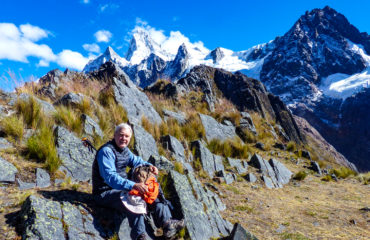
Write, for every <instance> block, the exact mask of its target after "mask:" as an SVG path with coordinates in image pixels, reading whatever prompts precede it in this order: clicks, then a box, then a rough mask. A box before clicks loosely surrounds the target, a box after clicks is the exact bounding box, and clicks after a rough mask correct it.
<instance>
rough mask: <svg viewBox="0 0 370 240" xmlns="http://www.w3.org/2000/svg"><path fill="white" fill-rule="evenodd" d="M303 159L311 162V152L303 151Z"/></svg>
mask: <svg viewBox="0 0 370 240" xmlns="http://www.w3.org/2000/svg"><path fill="white" fill-rule="evenodd" d="M301 152H302V157H304V158H307V159H308V160H311V155H310V152H309V151H306V150H302V151H301Z"/></svg>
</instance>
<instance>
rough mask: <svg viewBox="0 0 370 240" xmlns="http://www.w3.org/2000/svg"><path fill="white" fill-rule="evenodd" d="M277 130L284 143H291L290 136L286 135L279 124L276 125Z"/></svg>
mask: <svg viewBox="0 0 370 240" xmlns="http://www.w3.org/2000/svg"><path fill="white" fill-rule="evenodd" d="M276 128H277V131H278V134H279V135H280V136H281V137H282V138H283V139H284V141H289V136H288V135H287V134H286V133H285V131H284V129H283V128H282V127H281V126H280V125H279V124H276Z"/></svg>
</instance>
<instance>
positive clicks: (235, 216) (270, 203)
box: [216, 163, 370, 239]
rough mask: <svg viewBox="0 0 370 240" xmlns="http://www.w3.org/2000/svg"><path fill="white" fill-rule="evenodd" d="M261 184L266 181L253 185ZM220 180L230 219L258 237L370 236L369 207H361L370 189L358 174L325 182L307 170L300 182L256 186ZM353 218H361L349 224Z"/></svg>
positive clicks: (369, 202)
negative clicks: (279, 230)
mask: <svg viewBox="0 0 370 240" xmlns="http://www.w3.org/2000/svg"><path fill="white" fill-rule="evenodd" d="M284 164H286V165H288V166H289V167H290V166H291V167H293V168H296V166H293V165H290V164H287V163H284ZM259 184H262V183H257V184H253V185H259ZM216 185H217V187H219V188H220V189H221V190H222V192H223V193H224V199H223V202H224V203H226V205H227V210H226V211H224V212H223V213H222V215H223V216H224V217H226V219H228V220H229V221H230V222H232V223H233V222H239V223H242V225H243V226H244V227H245V228H246V229H248V230H249V231H250V232H252V233H253V234H255V235H256V236H257V237H258V238H259V239H288V238H289V237H290V239H368V238H367V237H368V236H370V230H369V228H368V223H367V221H368V219H369V213H361V212H360V211H359V209H361V208H363V207H364V206H369V205H370V198H368V197H367V196H369V190H368V187H367V186H366V185H361V184H360V183H359V182H357V181H356V180H355V179H347V180H340V181H339V182H322V181H321V180H320V178H318V177H314V176H312V175H309V176H308V177H307V178H306V179H305V180H304V181H301V182H300V186H299V187H297V186H294V185H293V184H292V183H290V184H288V185H285V186H284V188H282V189H274V190H269V189H267V188H265V187H260V188H258V189H252V188H251V184H250V183H247V182H245V181H243V182H236V183H233V184H232V187H230V186H228V185H226V186H225V185H223V184H216ZM236 190H237V191H236ZM246 196H247V198H248V200H247V201H246ZM249 209H251V211H249ZM351 219H354V220H355V221H356V222H357V224H356V225H353V224H351V223H350V220H351ZM279 225H284V226H285V227H286V229H285V230H284V231H283V233H281V234H279V233H277V232H276V231H275V230H276V229H277V228H278V227H279ZM315 225H316V226H315Z"/></svg>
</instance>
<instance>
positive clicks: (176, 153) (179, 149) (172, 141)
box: [161, 135, 186, 163]
mask: <svg viewBox="0 0 370 240" xmlns="http://www.w3.org/2000/svg"><path fill="white" fill-rule="evenodd" d="M161 143H162V145H163V147H164V149H167V150H168V151H170V152H171V154H172V156H173V157H174V159H176V161H178V162H181V163H184V162H186V156H185V149H184V147H183V146H182V144H181V142H180V141H179V140H177V138H175V137H173V136H171V135H166V136H162V137H161Z"/></svg>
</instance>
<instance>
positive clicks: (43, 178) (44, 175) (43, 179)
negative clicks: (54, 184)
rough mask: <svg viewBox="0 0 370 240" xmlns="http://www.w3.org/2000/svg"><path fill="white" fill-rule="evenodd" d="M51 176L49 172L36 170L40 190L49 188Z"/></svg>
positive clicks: (37, 184)
mask: <svg viewBox="0 0 370 240" xmlns="http://www.w3.org/2000/svg"><path fill="white" fill-rule="evenodd" d="M50 185H51V183H50V175H49V173H48V172H47V171H45V170H44V169H41V168H36V186H37V187H39V188H45V187H49V186H50Z"/></svg>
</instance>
